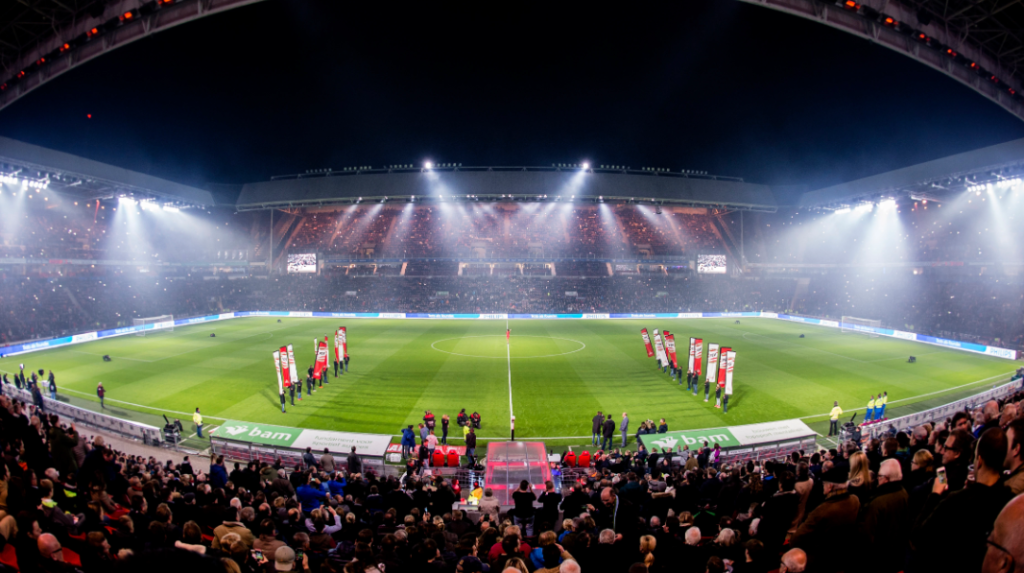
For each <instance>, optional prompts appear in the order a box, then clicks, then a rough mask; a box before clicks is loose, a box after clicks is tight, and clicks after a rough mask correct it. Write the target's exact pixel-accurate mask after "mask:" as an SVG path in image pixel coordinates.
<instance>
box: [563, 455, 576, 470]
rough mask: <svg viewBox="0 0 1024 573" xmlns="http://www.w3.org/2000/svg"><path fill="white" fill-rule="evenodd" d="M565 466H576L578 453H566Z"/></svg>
mask: <svg viewBox="0 0 1024 573" xmlns="http://www.w3.org/2000/svg"><path fill="white" fill-rule="evenodd" d="M565 467H568V468H574V467H576V454H575V453H573V452H569V453H567V454H565Z"/></svg>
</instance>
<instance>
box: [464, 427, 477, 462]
mask: <svg viewBox="0 0 1024 573" xmlns="http://www.w3.org/2000/svg"><path fill="white" fill-rule="evenodd" d="M466 457H467V458H468V459H469V467H473V466H475V465H476V430H474V429H473V428H470V429H469V433H468V434H466Z"/></svg>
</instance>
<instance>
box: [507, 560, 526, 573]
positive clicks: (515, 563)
mask: <svg viewBox="0 0 1024 573" xmlns="http://www.w3.org/2000/svg"><path fill="white" fill-rule="evenodd" d="M509 569H512V570H514V571H518V572H519V573H530V570H529V569H527V567H526V562H525V561H523V560H522V559H520V558H518V557H513V558H511V559H509V560H508V561H506V562H505V567H504V568H503V569H502V571H508V570H509Z"/></svg>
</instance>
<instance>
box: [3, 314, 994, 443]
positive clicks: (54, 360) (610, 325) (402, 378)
mask: <svg viewBox="0 0 1024 573" xmlns="http://www.w3.org/2000/svg"><path fill="white" fill-rule="evenodd" d="M342 324H344V325H346V326H347V327H348V333H349V346H350V354H351V355H352V363H351V365H352V369H351V371H350V373H349V374H347V375H345V376H343V377H341V378H338V379H334V378H333V377H332V378H331V379H330V380H331V381H330V383H329V384H326V385H325V387H324V389H322V390H318V391H317V393H316V394H315V395H314V396H313V397H312V398H308V397H307V398H306V399H305V400H303V401H302V405H301V406H298V405H297V406H296V407H295V408H292V407H291V406H290V404H289V406H288V414H285V415H282V414H281V412H280V405H279V402H278V397H277V388H276V384H277V381H276V375H275V373H274V369H273V364H272V361H271V353H272V352H273V351H274V350H275V349H277V348H278V347H279V346H282V345H285V344H288V343H291V344H293V346H294V348H295V352H296V355H297V359H298V360H297V362H298V369H299V371H300V374H301V375H302V377H303V378H304V377H305V369H306V367H307V366H308V365H309V364H310V363H311V361H312V357H313V347H312V339H313V338H314V337H315V338H318V339H322V338H323V335H324V334H325V333H331V332H333V331H334V329H336V328H337V327H338V326H340V325H342ZM511 327H512V346H513V358H512V374H513V381H512V385H513V399H514V401H515V410H516V417H517V432H516V434H517V437H523V438H527V437H545V436H585V435H589V432H590V419H591V418H592V417H593V415H594V414H595V413H596V411H597V410H598V409H600V410H602V411H604V412H605V413H611V414H612V415H613V416H614V417H615V419H616V420H618V419H619V417H620V416H621V413H622V412H623V411H626V412H629V414H630V420H631V432H630V433H631V434H632V430H633V429H635V428H636V424H638V423H639V421H640V420H642V419H646V418H651V419H654V420H655V421H657V419H658V418H661V417H665V418H666V419H667V420H668V424H669V428H670V429H685V428H704V427H715V426H721V425H725V424H743V423H756V422H763V421H769V420H776V419H786V418H795V417H803V416H813V415H819V414H823V413H825V412H827V411H828V410H829V409H830V408H831V405H832V401H833V400H839V401H840V404H841V405H842V406H843V408H844V409H846V410H848V411H849V410H853V409H856V408H860V409H863V407H864V405H865V404H866V403H867V400H868V398H869V396H870V395H872V394H877V393H878V392H880V391H888V392H889V397H890V403H893V402H895V403H898V404H900V405H912V404H913V403H914V402H915V401H917V400H928V401H932V400H934V399H935V396H936V394H935V393H936V392H939V393H940V394H938V395H939V396H941V395H942V394H941V392H943V391H945V390H949V392H950V393H951V395H954V393H955V395H960V393H962V392H964V391H965V390H967V389H969V388H970V387H968V388H961V389H956V388H958V387H960V386H963V385H964V384H969V383H972V382H975V381H978V380H982V379H986V378H990V377H995V378H993V380H991V381H987V382H983V383H977V384H976V385H975V386H974V387H976V388H977V390H978V391H980V390H982V389H984V388H987V387H990V386H991V385H992V384H994V383H995V382H996V380H997V378H998V376H999V375H1002V374H1007V373H1009V372H1011V371H1012V370H1013V369H1014V368H1013V367H1014V364H1013V363H1011V362H1009V361H1005V360H1000V359H997V358H994V357H988V356H982V355H975V354H970V353H966V352H961V351H956V350H951V349H944V348H941V347H937V346H932V345H924V344H920V343H913V342H909V341H902V340H895V339H889V338H868V337H864V336H861V335H852V334H850V335H846V334H840V333H838V332H836V331H834V330H832V329H827V328H822V327H814V326H809V325H801V324H793V323H787V322H782V321H776V320H770V319H744V320H742V322H741V324H735V321H734V319H694V320H656V319H649V320H648V319H645V320H622V321H619V320H615V321H612V320H594V321H589V320H588V321H572V320H538V321H533V320H529V321H512V323H511ZM644 327H646V328H648V329H650V330H651V331H652V332H653V329H655V328H658V329H659V330H663V329H666V328H667V329H668V330H670V331H671V332H673V333H674V334H675V335H676V342H677V346H678V352H679V353H680V358H681V359H683V360H685V353H686V348H687V342H688V339H689V337H690V336H699V337H701V338H703V339H704V341H705V362H706V351H707V346H706V345H707V343H709V342H715V343H719V344H724V345H729V346H732V347H733V348H735V349H736V350H737V353H738V355H737V364H736V374H735V380H734V386H735V393H734V395H733V398H732V400H731V403H730V411H729V414H728V415H724V414H723V413H722V412H721V411H720V410H716V409H714V408H713V401H714V389H712V398H711V402H709V403H705V402H704V401H703V386H702V387H701V391H700V395H699V397H696V398H695V397H693V395H692V394H690V393H688V392H686V389H685V386H678V385H677V384H676V382H674V381H672V380H671V379H670V378H669V377H668V375H667V374H662V373H660V372H658V371H657V370H656V368H655V364H654V360H653V359H649V358H647V356H646V353H645V351H644V348H643V344H642V341H641V339H640V329H641V328H644ZM210 332H216V334H217V337H216V338H209V333H210ZM801 333H803V334H806V335H807V337H806V338H804V339H801V338H799V334H801ZM466 337H479V338H466ZM545 337H553V338H545ZM446 338H460V340H456V341H449V342H447V343H444V344H439V345H438V346H437V348H441V349H445V350H449V351H453V352H456V353H464V354H483V355H487V356H492V355H493V356H494V358H472V357H465V356H455V355H452V354H446V353H444V352H440V351H438V350H436V349H435V348H431V344H432V343H434V342H436V341H438V340H443V339H446ZM557 339H570V340H579V341H582V342H583V343H585V344H586V345H587V346H586V348H585V349H584V350H581V351H578V352H571V353H568V354H564V355H559V356H551V357H547V358H525V356H542V355H547V354H560V353H566V352H569V351H571V350H575V349H577V348H578V344H576V343H573V342H571V341H570V340H557ZM504 345H505V339H504V322H503V321H429V320H422V321H420V320H351V321H339V320H337V319H284V320H283V322H281V323H277V322H276V319H275V318H262V317H261V318H245V319H237V320H232V321H224V322H216V323H207V324H201V325H194V326H190V327H183V328H178V329H176V331H175V332H173V333H163V334H156V335H154V336H146V337H135V336H124V337H118V338H112V339H107V340H102V341H96V342H92V343H87V344H80V345H74V346H70V347H66V348H59V349H53V350H48V351H43V352H39V353H33V354H28V355H21V356H15V357H8V358H4V359H0V370H5V371H8V372H15V371H17V367H18V363H20V362H24V363H25V364H26V366H27V367H28V368H29V369H38V368H44V369H47V370H49V369H53V370H54V372H55V373H56V374H57V381H58V387H59V388H61V389H68V390H75V391H76V392H80V393H81V396H79V395H78V394H73V393H70V394H69V396H71V395H73V396H74V399H75V402H76V403H80V402H79V399H80V398H82V399H86V400H93V401H95V388H96V383H97V382H99V381H103V383H104V386H105V387H106V388H107V390H108V395H107V396H108V399H110V401H108V404H112V400H121V401H124V402H129V403H134V404H139V405H142V406H147V407H154V408H161V409H165V410H173V411H178V412H191V411H192V410H194V409H195V407H196V406H199V407H201V408H202V410H203V413H204V414H205V415H206V416H207V417H230V418H234V419H240V420H246V421H252V422H259V423H277V424H281V425H289V426H302V427H315V428H323V429H333V430H349V431H360V432H374V433H387V434H394V433H397V432H398V429H399V428H401V427H403V426H404V425H407V424H409V423H415V422H417V421H418V420H420V419H421V418H422V416H423V410H425V409H428V408H429V409H431V410H433V411H434V412H435V414H437V415H438V416H440V415H441V414H444V413H447V414H449V415H450V416H451V417H452V418H454V417H455V415H456V413H457V412H458V410H459V408H463V407H464V408H466V409H467V411H470V412H471V411H473V410H477V411H479V412H480V413H481V415H482V416H483V417H484V429H483V431H481V435H482V436H504V435H507V431H508V386H507V384H508V381H507V370H506V361H505V358H504ZM103 354H110V355H111V356H113V357H114V361H113V362H110V363H105V362H102V361H101V360H100V356H102V355H103ZM911 354H914V355H916V356H918V357H919V361H918V363H917V364H907V363H906V360H905V357H906V356H909V355H911ZM517 356H518V358H517ZM129 358H132V359H133V360H129ZM147 361H148V362H147ZM706 371H707V365H706V364H705V367H704V372H705V373H706ZM702 378H703V376H702ZM918 397H919V398H918ZM116 409H117V411H122V412H130V411H131V410H130V409H136V410H139V411H140V412H142V414H139V415H138V416H140V417H141V418H142V419H146V417H147V416H149V417H152V416H153V415H154V412H152V411H150V410H147V409H145V408H135V407H132V406H128V405H124V404H117V405H116ZM132 417H135V415H134V414H132ZM183 421H186V420H183ZM453 431H455V429H454V428H453Z"/></svg>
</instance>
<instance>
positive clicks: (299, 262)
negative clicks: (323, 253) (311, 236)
mask: <svg viewBox="0 0 1024 573" xmlns="http://www.w3.org/2000/svg"><path fill="white" fill-rule="evenodd" d="M315 272H316V253H298V254H295V255H293V254H290V253H289V254H288V273H289V274H291V273H315Z"/></svg>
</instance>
